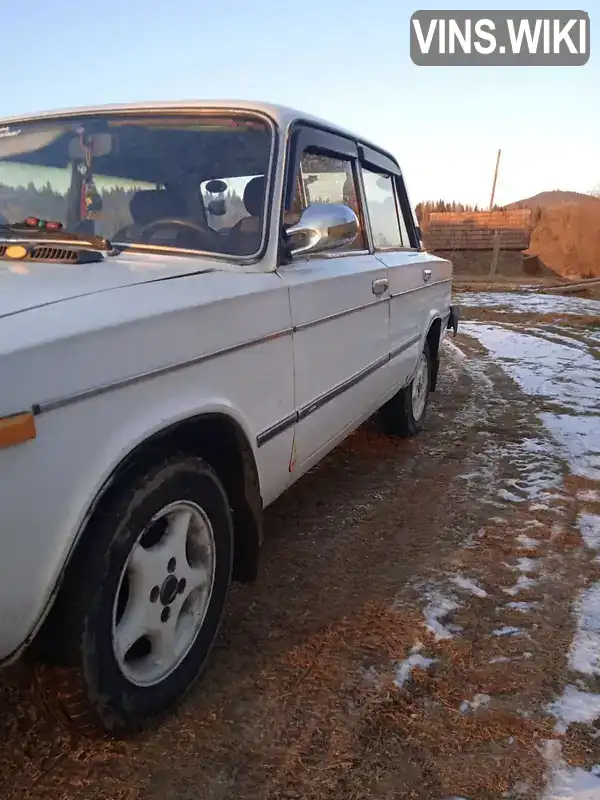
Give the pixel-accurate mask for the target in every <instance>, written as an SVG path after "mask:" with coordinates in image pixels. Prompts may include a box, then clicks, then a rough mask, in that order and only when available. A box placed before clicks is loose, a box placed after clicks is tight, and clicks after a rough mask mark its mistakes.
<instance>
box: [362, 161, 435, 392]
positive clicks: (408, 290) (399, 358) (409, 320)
mask: <svg viewBox="0 0 600 800" xmlns="http://www.w3.org/2000/svg"><path fill="white" fill-rule="evenodd" d="M359 149H360V157H361V158H360V162H361V178H362V182H363V186H364V194H365V202H366V206H367V209H368V215H369V224H370V227H371V234H372V239H373V247H374V252H375V255H376V257H377V258H378V260H379V261H381V263H382V264H385V266H386V267H387V269H388V280H389V290H390V368H391V370H392V373H393V375H394V381H395V383H396V385H397V386H402V385H404V384H406V383H407V382H408V381H409V380H410V379H411V377H412V373H413V371H414V369H415V366H416V364H417V360H418V357H419V355H420V353H421V350H422V348H423V346H424V341H425V336H426V335H427V332H428V330H429V326H430V324H431V322H432V320H433V319H434V318H435V317H438V316H440V317H441V316H443V315H444V313H447V309H448V306H449V303H450V289H451V266H450V264H449V263H448V262H446V261H442V260H440V259H437V258H435V257H434V256H431V255H430V254H428V253H425V252H423V251H422V250H421V249H420V242H419V238H418V235H417V229H416V225H415V221H414V217H413V214H412V210H411V208H410V202H409V199H408V194H407V192H406V187H405V185H404V181H403V178H402V174H401V172H400V169H399V168H398V166H397V165H396V164H395V163H394V162H393V161H392V160H391V159H390V158H388V157H387V156H386V155H385V154H383V153H379V152H378V151H375V150H372V149H371V148H368V147H363V146H361V147H360V148H359ZM444 309H445V310H446V311H444Z"/></svg>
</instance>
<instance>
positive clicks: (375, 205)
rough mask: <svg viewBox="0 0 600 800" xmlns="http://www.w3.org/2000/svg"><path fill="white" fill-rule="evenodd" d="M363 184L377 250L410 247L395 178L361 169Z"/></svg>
mask: <svg viewBox="0 0 600 800" xmlns="http://www.w3.org/2000/svg"><path fill="white" fill-rule="evenodd" d="M362 177H363V185H364V188H365V199H366V203H367V211H368V213H369V220H370V223H371V233H372V235H373V244H374V246H375V250H399V249H400V248H403V247H410V242H409V239H408V233H407V230H406V225H405V224H404V219H403V217H402V214H401V213H400V209H399V205H398V200H397V196H396V190H395V187H394V178H393V177H392V176H391V175H385V174H384V173H380V172H372V171H371V170H369V169H366V168H365V167H363V168H362Z"/></svg>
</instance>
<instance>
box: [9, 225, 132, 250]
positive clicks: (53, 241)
mask: <svg viewBox="0 0 600 800" xmlns="http://www.w3.org/2000/svg"><path fill="white" fill-rule="evenodd" d="M42 243H43V244H48V245H51V246H53V247H65V248H68V249H69V250H75V251H81V252H87V253H94V252H95V253H99V254H101V255H108V256H114V255H117V253H119V252H120V250H119V249H118V248H116V247H114V246H113V245H112V243H111V242H110V241H109V240H108V239H105V238H103V237H102V236H96V235H92V236H84V235H82V234H80V233H72V232H71V231H65V230H64V229H63V227H62V224H61V223H60V222H46V221H45V220H40V219H37V218H36V217H28V218H27V219H25V220H24V221H23V222H15V223H10V224H8V223H4V224H0V244H5V245H8V244H10V245H13V244H22V245H24V246H26V245H38V244H42Z"/></svg>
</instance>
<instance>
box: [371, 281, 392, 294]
mask: <svg viewBox="0 0 600 800" xmlns="http://www.w3.org/2000/svg"><path fill="white" fill-rule="evenodd" d="M388 286H389V281H388V279H387V278H377V279H376V280H374V281H373V294H383V293H384V292H387V290H388Z"/></svg>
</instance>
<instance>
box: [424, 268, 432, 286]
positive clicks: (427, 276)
mask: <svg viewBox="0 0 600 800" xmlns="http://www.w3.org/2000/svg"><path fill="white" fill-rule="evenodd" d="M430 278H431V270H430V269H424V270H423V280H424V281H425V283H427V281H428V280H430Z"/></svg>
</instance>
